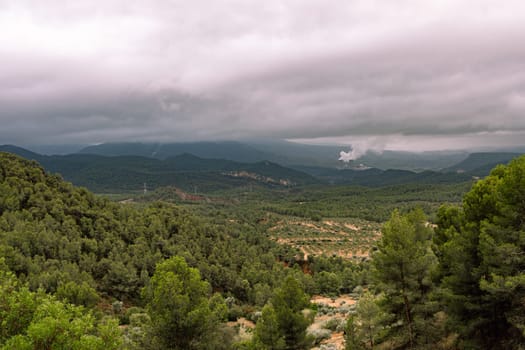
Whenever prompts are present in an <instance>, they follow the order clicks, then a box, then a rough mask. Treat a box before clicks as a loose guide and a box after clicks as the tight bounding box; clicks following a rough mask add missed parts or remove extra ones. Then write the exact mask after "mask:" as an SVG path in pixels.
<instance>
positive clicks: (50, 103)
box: [0, 0, 525, 150]
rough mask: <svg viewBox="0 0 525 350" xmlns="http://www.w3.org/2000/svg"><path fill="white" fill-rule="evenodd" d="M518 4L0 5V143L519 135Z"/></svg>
mask: <svg viewBox="0 0 525 350" xmlns="http://www.w3.org/2000/svg"><path fill="white" fill-rule="evenodd" d="M524 42H525V3H523V2H522V1H512V0H511V1H501V0H499V1H493V0H479V1H476V2H473V1H467V0H464V1H461V0H456V1H421V0H399V1H391V0H384V1H381V0H377V1H370V0H358V1H342V0H337V1H336V0H323V1H319V0H315V1H314V0H300V1H299V0H297V1H295V0H292V1H286V2H283V1H272V0H270V1H265V2H261V1H253V0H216V1H211V2H210V1H204V0H193V1H179V0H175V1H160V0H159V1H155V0H148V1H146V0H143V1H141V0H138V1H127V0H126V1H124V0H107V1H104V2H93V1H85V0H78V1H74V2H64V1H58V0H44V1H24V0H13V1H10V0H7V1H5V0H4V1H2V0H0V43H1V45H0V123H1V125H2V127H1V128H0V143H15V144H31V143H32V144H35V143H41V144H52V143H96V142H106V141H136V140H142V141H165V142H168V141H194V140H222V139H249V138H270V137H271V138H284V139H290V140H300V141H306V142H323V143H330V142H336V143H343V144H367V143H369V142H370V141H369V140H376V141H374V142H377V140H379V142H380V143H381V145H382V147H383V146H384V147H386V148H398V149H412V150H425V149H452V148H469V147H482V146H494V147H496V146H514V145H522V144H524V142H523V140H525V45H523V44H522V43H524Z"/></svg>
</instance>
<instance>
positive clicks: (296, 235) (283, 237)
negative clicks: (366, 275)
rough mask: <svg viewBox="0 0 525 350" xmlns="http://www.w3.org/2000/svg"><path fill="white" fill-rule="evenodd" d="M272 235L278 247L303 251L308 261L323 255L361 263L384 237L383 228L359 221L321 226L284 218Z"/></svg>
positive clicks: (326, 222) (327, 222) (327, 221)
mask: <svg viewBox="0 0 525 350" xmlns="http://www.w3.org/2000/svg"><path fill="white" fill-rule="evenodd" d="M268 231H269V233H270V235H271V237H272V238H273V239H274V240H276V241H277V242H278V243H280V244H287V245H290V246H292V247H295V248H298V249H300V250H301V251H302V252H303V254H304V258H305V260H306V259H307V258H308V257H309V256H312V255H322V254H324V255H328V256H332V255H336V256H340V257H343V258H354V259H357V258H363V257H368V255H369V251H370V249H371V248H372V246H373V245H374V244H375V242H376V241H377V240H378V239H379V237H380V224H378V223H376V222H370V221H366V220H361V219H355V218H337V219H325V220H323V221H319V222H317V221H308V220H299V219H297V218H295V217H284V216H283V217H282V218H281V220H279V221H278V222H277V223H276V225H275V226H273V227H271V228H270V229H269V230H268Z"/></svg>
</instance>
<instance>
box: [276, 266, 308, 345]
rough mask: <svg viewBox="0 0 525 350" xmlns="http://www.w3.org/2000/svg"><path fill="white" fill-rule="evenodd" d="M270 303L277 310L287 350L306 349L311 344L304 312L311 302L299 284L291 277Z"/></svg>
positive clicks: (285, 281) (278, 321)
mask: <svg viewBox="0 0 525 350" xmlns="http://www.w3.org/2000/svg"><path fill="white" fill-rule="evenodd" d="M270 303H271V305H272V306H273V308H274V310H275V315H276V318H277V323H278V324H279V329H280V332H281V334H282V336H283V338H284V342H285V345H286V346H285V349H306V348H307V347H308V345H309V343H310V339H308V337H307V336H306V328H307V327H308V324H309V321H308V319H307V318H306V317H305V316H304V315H303V312H302V311H303V310H304V309H305V308H307V307H308V306H309V305H310V301H309V298H308V296H307V295H306V294H305V293H304V291H303V289H302V287H301V285H300V284H299V282H298V281H297V280H296V279H295V278H293V277H291V276H289V277H287V278H286V279H285V280H284V282H283V284H282V286H281V287H280V288H278V289H277V290H276V291H275V293H274V295H273V297H272V299H271V300H270Z"/></svg>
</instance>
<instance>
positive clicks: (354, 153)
mask: <svg viewBox="0 0 525 350" xmlns="http://www.w3.org/2000/svg"><path fill="white" fill-rule="evenodd" d="M383 150H384V143H382V142H377V140H374V141H370V140H369V141H362V142H356V143H352V146H351V150H349V151H348V152H345V151H341V152H339V160H340V161H342V162H345V163H349V162H351V161H354V160H356V159H359V158H361V157H362V156H364V155H365V154H367V153H368V152H374V153H379V154H381V153H383Z"/></svg>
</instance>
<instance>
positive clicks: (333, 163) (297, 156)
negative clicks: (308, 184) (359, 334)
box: [78, 141, 468, 171]
mask: <svg viewBox="0 0 525 350" xmlns="http://www.w3.org/2000/svg"><path fill="white" fill-rule="evenodd" d="M341 151H349V147H348V146H325V145H306V144H300V143H294V142H286V141H271V142H270V141H266V142H264V141H259V142H249V143H246V142H245V143H243V142H234V141H224V142H193V143H192V142H190V143H138V142H135V143H104V144H100V145H94V146H88V147H86V148H83V149H82V150H80V151H79V152H78V153H82V154H97V155H102V156H125V155H135V156H142V157H150V158H157V159H166V158H169V157H173V156H177V155H181V154H184V153H190V154H193V155H196V156H198V157H201V158H206V159H209V158H216V159H227V160H233V161H237V162H247V163H251V162H259V161H263V160H267V161H271V162H275V163H278V164H282V165H285V166H294V165H302V166H318V167H328V168H337V167H344V166H345V164H344V163H342V162H340V161H339V160H338V159H339V153H340V152H341ZM467 156H468V153H467V152H464V151H440V152H422V153H412V152H401V151H384V152H381V153H375V152H367V153H365V154H364V155H363V156H362V157H360V158H359V159H357V160H355V161H354V163H357V164H359V163H363V164H365V165H366V166H368V167H373V168H378V169H383V170H387V169H402V170H411V171H423V170H441V169H445V168H448V167H451V166H453V165H454V164H456V163H458V162H460V161H462V160H463V159H465V158H466V157H467Z"/></svg>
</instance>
